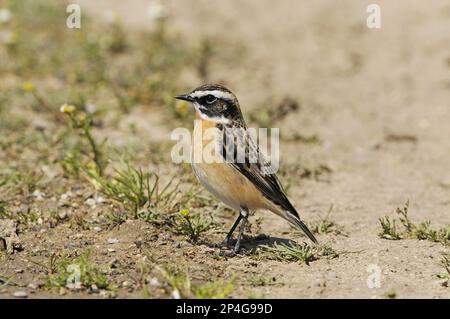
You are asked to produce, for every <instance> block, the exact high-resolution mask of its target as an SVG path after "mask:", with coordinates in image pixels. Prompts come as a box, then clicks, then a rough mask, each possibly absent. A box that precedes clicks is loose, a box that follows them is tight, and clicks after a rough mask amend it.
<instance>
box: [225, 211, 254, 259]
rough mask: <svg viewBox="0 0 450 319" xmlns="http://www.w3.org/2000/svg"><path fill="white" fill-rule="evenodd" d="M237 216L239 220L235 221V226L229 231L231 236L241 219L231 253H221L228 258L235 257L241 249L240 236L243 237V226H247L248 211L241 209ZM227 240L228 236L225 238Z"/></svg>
mask: <svg viewBox="0 0 450 319" xmlns="http://www.w3.org/2000/svg"><path fill="white" fill-rule="evenodd" d="M239 216H240V218H238V219H237V220H236V222H235V224H234V225H233V227H232V228H231V231H230V234H232V233H233V231H234V229H235V228H236V226H237V224H238V223H239V222H240V220H241V219H242V222H241V226H240V227H239V235H238V238H237V241H236V245H235V246H234V248H233V250H232V251H228V252H223V254H224V255H225V256H228V257H232V256H235V255H236V254H237V253H238V252H239V248H241V240H242V236H243V235H244V230H245V226H246V225H247V219H248V210H247V209H246V208H241V213H240V215H239ZM230 234H229V235H230ZM227 238H228V236H227Z"/></svg>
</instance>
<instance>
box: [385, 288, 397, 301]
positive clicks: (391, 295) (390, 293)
mask: <svg viewBox="0 0 450 319" xmlns="http://www.w3.org/2000/svg"><path fill="white" fill-rule="evenodd" d="M384 298H386V299H395V298H397V293H396V292H395V291H393V290H392V291H388V292H387V293H385V294H384Z"/></svg>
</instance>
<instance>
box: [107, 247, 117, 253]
mask: <svg viewBox="0 0 450 319" xmlns="http://www.w3.org/2000/svg"><path fill="white" fill-rule="evenodd" d="M115 251H116V250H115V249H113V248H108V253H113V252H115Z"/></svg>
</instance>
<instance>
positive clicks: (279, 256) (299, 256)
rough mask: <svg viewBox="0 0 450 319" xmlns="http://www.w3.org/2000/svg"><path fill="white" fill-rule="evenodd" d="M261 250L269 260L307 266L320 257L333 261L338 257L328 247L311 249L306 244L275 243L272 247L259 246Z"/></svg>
mask: <svg viewBox="0 0 450 319" xmlns="http://www.w3.org/2000/svg"><path fill="white" fill-rule="evenodd" d="M261 248H262V249H263V251H264V253H265V255H266V256H267V257H268V258H269V259H274V260H279V261H289V262H298V263H305V264H307V265H309V263H310V262H312V261H315V260H318V259H319V258H321V257H326V258H328V259H333V258H336V257H338V256H339V254H338V253H337V252H336V251H334V250H333V249H332V248H331V247H329V246H314V247H311V246H309V245H308V244H306V243H305V244H303V245H300V244H297V243H295V242H291V243H290V244H289V245H288V244H283V243H281V244H278V243H275V244H274V246H267V245H264V246H261Z"/></svg>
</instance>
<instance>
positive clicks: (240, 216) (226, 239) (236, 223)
mask: <svg viewBox="0 0 450 319" xmlns="http://www.w3.org/2000/svg"><path fill="white" fill-rule="evenodd" d="M241 219H242V214H241V213H239V216H238V218H237V219H236V221H235V222H234V224H233V226H232V227H231V229H230V231H229V232H228V235H227V237H226V238H225V240H224V241H225V242H227V243H228V242H229V241H230V239H231V236H233V232H234V230H235V229H236V227H237V226H238V225H239V222H240V221H241Z"/></svg>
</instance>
